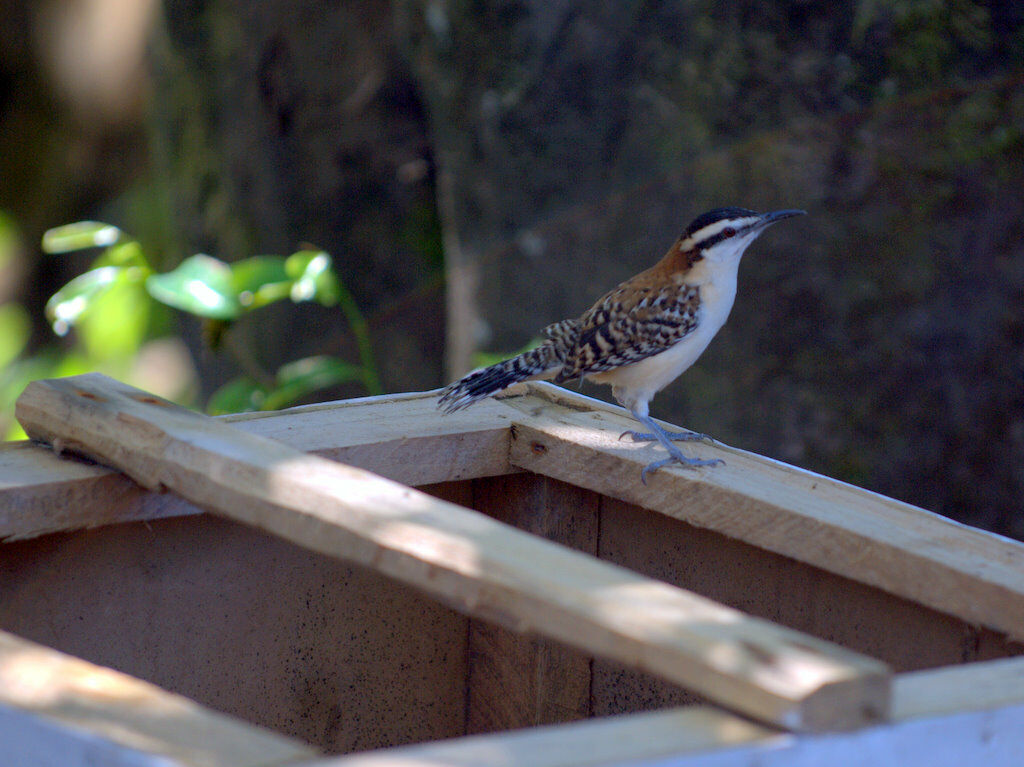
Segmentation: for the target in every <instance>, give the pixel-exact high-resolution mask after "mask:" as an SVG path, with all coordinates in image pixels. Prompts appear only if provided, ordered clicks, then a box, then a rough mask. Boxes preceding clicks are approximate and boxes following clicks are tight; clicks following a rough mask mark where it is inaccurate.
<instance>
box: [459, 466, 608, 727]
mask: <svg viewBox="0 0 1024 767" xmlns="http://www.w3.org/2000/svg"><path fill="white" fill-rule="evenodd" d="M598 501H599V498H598V496H597V494H596V493H592V492H590V491H588V490H582V489H580V488H578V487H573V486H572V485H567V484H565V483H563V482H558V481H557V480H552V479H548V478H547V477H541V476H537V475H535V474H515V475H509V476H505V477H495V478H492V479H481V480H476V481H475V482H474V483H473V505H474V507H475V508H476V509H478V510H480V511H482V512H484V513H485V514H488V515H489V516H491V517H493V518H495V519H497V520H499V521H501V522H504V523H506V524H509V525H514V526H515V527H518V528H519V529H521V530H526V531H527V532H530V533H533V534H535V535H539V536H541V537H543V538H547V539H548V540H551V541H555V542H556V543H560V544H562V545H564V546H569V547H571V548H574V549H576V550H578V551H584V552H587V553H591V554H594V553H596V551H597V532H598V531H597V521H598V520H597V510H598ZM469 648H470V672H469V674H470V675H469V684H470V689H469V708H468V711H467V715H466V717H467V721H466V724H467V732H469V733H471V734H472V733H480V732H493V731H496V730H507V729H514V728H520V727H532V726H536V725H540V724H553V723H558V722H568V721H573V720H576V719H581V718H585V717H587V716H588V715H589V714H590V658H589V657H588V656H586V655H585V654H583V653H581V652H579V651H577V650H573V649H571V648H569V647H566V646H565V645H562V644H560V643H558V642H554V641H551V640H547V639H542V638H539V637H531V636H523V635H522V634H517V633H515V632H513V631H509V630H508V629H505V628H502V627H500V626H497V625H495V624H493V623H488V622H485V621H479V620H473V621H471V622H470V634H469Z"/></svg>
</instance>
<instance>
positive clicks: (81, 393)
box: [75, 389, 103, 401]
mask: <svg viewBox="0 0 1024 767" xmlns="http://www.w3.org/2000/svg"><path fill="white" fill-rule="evenodd" d="M75 394H77V395H78V396H79V397H84V398H85V399H94V400H100V401H102V400H103V398H102V397H100V396H98V395H96V394H93V393H92V392H91V391H82V390H81V389H79V390H78V391H76V392H75Z"/></svg>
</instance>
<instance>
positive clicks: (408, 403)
mask: <svg viewBox="0 0 1024 767" xmlns="http://www.w3.org/2000/svg"><path fill="white" fill-rule="evenodd" d="M513 415H514V413H513V412H510V411H509V410H508V409H507V408H504V407H502V406H501V405H500V404H498V403H496V402H486V403H481V405H480V407H477V408H474V409H473V410H472V411H471V412H468V413H467V412H463V413H460V414H456V415H454V416H451V417H446V418H440V417H438V412H437V408H436V406H435V398H434V397H432V396H428V395H423V394H413V395H388V396H386V397H366V398H364V399H359V400H351V401H346V402H338V403H332V404H330V405H310V406H307V407H299V408H292V409H290V410H286V411H278V412H273V413H246V414H242V415H233V416H227V417H224V418H219V419H217V420H218V421H225V422H228V423H231V424H232V425H233V426H235V427H236V428H238V429H240V430H242V431H246V432H249V433H252V434H257V435H260V436H264V437H267V438H269V439H274V440H277V441H279V442H282V443H284V444H286V445H290V446H292V447H294V448H296V449H297V450H302V451H304V452H312V453H315V454H317V455H322V456H324V457H326V458H331V459H333V460H337V461H342V462H345V463H350V464H353V465H355V466H359V467H361V468H365V469H367V470H370V471H373V472H376V473H378V474H381V475H383V476H386V477H388V478H389V479H393V480H395V481H396V482H401V483H403V484H407V485H421V484H428V483H435V482H446V481H449V480H455V479H463V478H475V477H486V476H492V475H500V474H508V473H510V472H514V471H517V469H515V468H514V467H511V466H509V463H508V442H509V424H510V420H509V419H510V418H511V417H512V416H513ZM200 511H201V510H200V509H198V508H196V507H195V506H194V505H193V504H191V503H189V502H187V501H186V500H184V499H182V498H180V497H178V496H174V495H159V494H153V493H148V492H146V491H145V490H144V489H143V488H141V487H139V486H138V485H137V484H135V483H134V482H132V481H130V480H129V479H127V478H125V477H124V475H122V474H120V473H119V472H115V471H111V470H110V469H108V468H105V467H103V466H96V465H90V464H87V463H83V462H74V461H64V460H60V459H59V458H57V457H56V456H54V454H53V451H51V450H48V449H45V448H42V447H40V446H39V445H34V444H31V443H29V442H16V443H8V444H5V445H0V540H19V539H22V538H31V537H33V536H37V535H44V534H46V533H52V532H64V531H68V530H75V529H80V528H83V527H96V526H99V525H104V524H112V523H115V522H128V521H132V520H141V519H157V518H161V517H173V516H179V515H182V514H197V513H199V512H200Z"/></svg>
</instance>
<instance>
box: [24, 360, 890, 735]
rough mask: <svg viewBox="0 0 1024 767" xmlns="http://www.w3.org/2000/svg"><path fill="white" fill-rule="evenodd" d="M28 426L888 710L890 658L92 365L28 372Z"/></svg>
mask: <svg viewBox="0 0 1024 767" xmlns="http://www.w3.org/2000/svg"><path fill="white" fill-rule="evenodd" d="M16 412H17V416H18V419H19V421H20V422H21V424H22V426H23V427H25V429H26V431H27V432H28V433H29V434H30V435H31V436H32V437H33V438H34V439H38V440H42V441H45V442H48V443H50V444H53V445H54V447H55V449H57V450H58V452H60V451H61V450H72V451H74V452H77V453H82V454H86V455H89V456H91V457H93V458H94V459H96V460H98V461H100V462H102V463H105V464H109V465H113V466H116V467H118V468H119V469H121V470H122V471H125V472H126V473H127V474H129V475H130V476H132V477H133V478H134V479H136V481H138V482H140V483H141V484H143V485H144V486H146V487H149V488H151V489H158V488H168V489H172V490H174V491H175V492H176V493H178V494H180V495H182V496H184V497H186V498H188V499H189V500H190V501H192V502H193V503H195V504H197V505H199V506H202V507H204V508H208V509H210V510H213V511H216V512H217V513H219V514H222V515H224V516H227V517H230V518H232V519H235V520H238V521H241V522H244V523H246V524H250V525H253V526H255V527H258V528H260V529H263V530H266V531H267V532H270V533H272V534H274V535H278V536H280V537H282V538H285V539H287V540H290V541H292V542H294V543H297V544H299V545H302V546H305V547H307V548H310V549H313V550H315V551H320V552H323V553H326V554H329V555H332V556H336V557H340V558H343V559H347V560H351V561H353V562H356V563H359V564H363V565H365V566H368V567H371V568H373V569H375V570H377V571H379V572H381V573H384V574H386V575H389V576H391V577H394V578H396V579H398V580H400V581H403V582H406V583H410V584H412V585H415V586H417V587H418V588H420V589H422V590H424V591H427V592H428V593H431V594H433V595H434V596H435V597H436V598H439V599H441V600H443V601H445V602H446V603H448V604H451V605H453V606H455V607H457V608H458V609H461V610H463V611H465V612H468V613H470V614H472V615H474V616H477V617H483V618H486V619H489V620H494V621H497V622H499V623H502V624H504V625H507V626H511V627H513V628H515V629H516V630H519V631H535V632H537V633H541V634H543V635H545V636H548V637H551V638H554V639H556V640H559V641H562V642H565V643H567V644H570V645H572V646H575V647H578V648H580V649H582V650H585V651H588V652H592V653H594V654H596V655H600V656H606V657H610V658H613V659H616V660H619V661H622V662H624V663H626V664H627V665H631V666H636V667H639V668H643V669H646V670H648V671H651V672H653V673H656V674H660V675H663V676H665V677H666V678H668V679H671V680H672V681H675V682H678V683H680V684H683V685H685V686H687V687H689V688H691V689H693V690H695V691H697V692H700V693H701V694H702V695H705V696H706V697H708V698H709V699H711V700H714V701H715V702H716V703H720V704H722V705H724V706H727V707H730V708H733V709H735V710H737V711H741V712H743V713H746V714H748V715H750V716H752V717H755V718H758V719H760V720H763V721H766V722H770V723H773V724H776V725H781V726H783V727H786V728H789V729H798V730H828V729H836V728H850V727H857V726H861V725H863V724H865V723H869V722H874V721H878V720H880V719H884V718H885V716H886V715H887V712H888V705H889V674H888V671H887V669H886V667H885V666H884V665H883V664H881V663H879V662H878V661H875V660H873V659H870V658H867V657H864V656H861V655H857V654H855V653H852V652H850V651H848V650H845V649H843V648H840V647H837V646H835V645H831V644H829V643H826V642H822V641H820V640H816V639H813V638H812V637H808V636H806V635H803V634H800V633H798V632H794V631H791V630H788V629H783V628H782V627H779V626H776V625H774V624H771V623H768V622H765V621H761V620H755V619H751V618H749V617H747V616H745V615H743V614H742V613H739V612H737V611H735V610H732V609H729V608H726V607H724V606H722V605H719V604H716V603H715V602H712V601H711V600H708V599H704V598H702V597H699V596H697V595H695V594H692V593H689V592H686V591H683V590H681V589H677V588H674V587H671V586H668V585H667V584H663V583H658V582H656V581H651V580H649V579H646V578H643V577H640V576H638V575H636V574H634V573H632V572H630V571H628V570H625V569H622V568H618V567H614V566H611V565H607V564H604V563H601V562H599V561H597V560H595V559H593V558H592V557H588V556H585V555H582V554H578V553H576V552H572V551H569V550H567V549H565V548H563V547H561V546H558V545H556V544H553V543H550V542H548V541H544V540H541V539H539V538H537V537H536V536H532V535H529V534H526V533H522V532H520V531H518V530H515V529H513V528H509V527H507V526H505V525H502V524H500V523H497V522H494V521H493V520H489V519H487V518H486V517H484V516H482V515H480V514H477V513H475V512H471V511H468V510H466V509H463V508H462V507H459V506H455V505H453V504H449V503H446V502H443V501H439V500H436V499H434V498H431V497H429V496H427V495H424V494H423V493H418V492H416V491H413V490H410V489H409V488H406V487H403V486H402V485H399V484H397V483H394V482H391V481H389V480H385V479H382V478H380V477H378V476H375V475H373V474H370V473H369V472H366V471H363V470H359V469H354V468H351V467H348V466H344V465H340V464H337V463H334V462H331V461H327V460H324V459H322V458H318V457H316V456H309V455H305V454H303V453H299V452H298V451H296V450H294V449H292V448H290V447H288V446H286V445H283V444H281V443H279V442H276V441H272V440H267V439H264V438H262V437H258V436H254V435H251V434H246V433H243V432H240V431H238V430H237V429H234V428H232V427H231V426H230V425H228V424H224V423H220V422H218V421H215V420H213V419H210V418H207V417H204V416H201V415H199V414H196V413H193V412H191V411H187V410H185V409H184V408H180V407H178V406H176V405H173V404H172V403H169V402H167V401H165V400H161V399H158V398H155V397H153V396H151V395H148V394H146V393H145V392H141V391H139V390H137V389H133V388H131V387H128V386H126V385H124V384H120V383H118V382H116V381H113V380H111V379H109V378H106V377H104V376H101V375H98V374H89V375H85V376H78V377H74V378H65V379H57V380H50V381H37V382H34V383H33V384H31V385H30V386H29V387H28V388H27V389H26V390H25V392H24V394H22V396H21V398H20V399H19V400H18V404H17V410H16Z"/></svg>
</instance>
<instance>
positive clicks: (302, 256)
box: [0, 218, 381, 439]
mask: <svg viewBox="0 0 1024 767" xmlns="http://www.w3.org/2000/svg"><path fill="white" fill-rule="evenodd" d="M10 227H13V222H10V221H9V220H7V219H2V218H0V260H2V259H4V258H5V256H4V243H5V242H8V241H13V240H14V239H15V238H14V237H13V236H11V235H9V234H8V228H10ZM42 248H43V250H44V251H45V252H47V253H51V254H62V253H70V252H74V251H80V250H86V249H92V248H102V251H101V253H100V255H99V256H98V257H97V258H96V259H95V260H94V261H93V262H92V264H91V266H90V268H89V269H88V270H87V271H86V272H84V273H82V274H80V275H79V276H77V277H75V278H74V279H72V280H71V281H70V282H68V283H67V284H66V285H64V286H63V287H62V288H61V289H60V290H58V291H57V292H56V293H54V294H53V296H51V298H50V300H49V301H48V302H47V303H46V316H47V319H48V320H49V321H50V324H51V326H52V328H53V331H54V333H56V334H57V335H58V336H67V335H69V333H70V332H71V331H72V330H74V335H73V338H72V341H73V343H72V346H71V348H70V349H69V350H66V351H59V350H58V349H56V348H55V347H48V348H46V349H44V350H42V351H40V352H37V353H35V354H33V355H30V356H23V354H24V352H25V351H26V348H27V346H28V343H29V336H30V333H31V322H30V318H29V317H28V315H27V313H26V311H25V310H24V308H23V307H21V306H20V305H19V304H16V303H7V304H4V305H3V306H0V367H2V368H3V373H2V375H0V407H2V409H3V412H4V413H5V414H9V413H10V411H11V410H12V406H13V403H14V400H15V399H16V398H17V396H18V394H20V392H21V390H22V389H23V388H24V387H25V385H26V384H27V383H28V382H29V381H31V380H34V379H37V378H45V377H58V376H65V375H75V374H78V373H83V372H87V371H91V370H100V371H102V372H105V373H107V374H109V375H113V376H116V377H119V378H128V377H129V375H128V373H129V370H130V367H131V364H132V362H133V360H134V359H135V358H136V356H137V355H138V354H139V352H140V350H141V348H142V346H143V344H145V343H146V342H147V341H149V340H151V339H153V338H155V337H157V336H159V335H164V334H166V332H167V326H168V323H167V309H166V307H170V308H173V309H177V310H180V311H182V312H185V313H187V314H191V315H194V316H196V317H199V318H202V319H203V320H204V321H205V322H206V323H207V330H208V333H207V337H208V338H209V339H212V340H213V343H212V344H211V345H212V346H214V348H215V349H217V348H222V349H225V350H226V351H228V352H229V353H231V354H232V355H233V356H235V358H236V360H235V361H236V362H237V364H238V365H239V367H240V368H242V369H243V370H244V371H246V375H242V376H239V377H237V378H235V379H233V380H231V381H229V382H228V383H226V384H225V385H224V386H222V387H221V388H220V389H218V390H217V391H216V392H214V394H213V395H212V396H211V397H210V400H209V402H208V403H207V410H208V411H209V412H210V413H212V414H223V413H233V412H241V411H247V410H272V409H278V408H282V407H287V406H289V405H292V404H294V403H296V402H298V401H300V400H302V399H303V398H306V397H308V396H309V395H310V394H313V393H314V392H317V391H320V390H323V389H326V388H329V387H332V386H336V385H338V384H342V383H347V382H357V383H359V384H361V385H362V387H363V388H364V389H365V390H366V391H367V392H369V393H371V394H377V393H380V392H381V384H380V380H379V377H378V374H377V369H376V364H375V362H374V358H373V354H372V349H371V345H370V340H369V335H368V331H367V327H366V322H365V320H364V319H363V317H362V314H361V313H360V311H359V308H358V307H357V306H356V305H355V302H354V300H353V298H352V296H351V294H350V293H349V292H348V290H346V289H345V287H344V285H343V284H342V283H341V282H340V281H339V280H338V278H337V276H336V275H335V274H334V271H333V269H332V259H331V257H330V255H328V254H327V253H325V252H324V251H321V250H316V249H305V250H300V251H298V252H296V253H293V254H292V255H290V256H287V257H284V256H269V255H260V256H253V257H251V258H245V259H242V260H239V261H236V262H234V263H231V264H228V263H226V262H224V261H221V260H219V259H217V258H213V257H212V256H208V255H205V254H201V253H200V254H196V255H193V256H191V257H189V258H187V259H185V260H184V261H182V262H181V263H180V264H179V265H178V266H177V267H176V268H175V269H173V270H171V271H169V272H164V273H160V272H157V271H155V270H154V269H153V267H152V266H151V264H150V261H149V259H148V258H147V256H146V254H145V253H144V252H143V249H142V247H141V246H140V244H139V243H138V241H136V240H134V239H133V238H131V237H129V236H128V235H126V234H125V233H124V232H123V231H121V230H120V229H118V228H117V227H115V226H111V225H109V224H103V223H98V222H94V221H80V222H77V223H74V224H68V225H66V226H62V227H58V228H56V229H51V230H49V231H47V232H46V234H45V235H44V237H43V242H42ZM284 299H290V300H291V301H293V302H295V303H299V302H304V301H315V302H317V303H319V304H321V305H323V306H329V307H333V306H338V307H340V308H341V309H342V311H343V313H344V314H345V316H346V318H347V320H348V323H349V326H350V328H351V330H352V333H353V334H354V336H355V337H356V340H357V346H358V350H359V358H360V359H359V363H358V364H354V363H350V362H346V361H344V360H341V359H337V358H334V357H330V356H317V357H309V358H306V359H300V360H295V361H294V362H290V363H288V364H286V365H284V366H282V367H281V368H280V369H279V370H278V371H277V372H276V373H274V374H270V373H267V372H265V371H262V370H260V369H259V367H258V365H257V364H256V362H255V359H254V355H253V353H252V350H247V349H239V348H238V347H237V346H236V345H233V344H231V343H228V338H229V336H228V335H227V333H228V332H229V331H230V328H231V326H232V324H233V323H235V322H237V321H239V320H242V319H243V318H244V317H247V316H249V315H251V314H252V313H253V312H254V311H255V310H257V309H260V308H261V307H264V306H267V305H268V304H271V303H274V302H277V301H281V300H284ZM0 425H2V426H3V428H4V429H5V431H6V435H7V438H9V439H15V438H19V437H23V436H24V434H23V432H21V431H20V427H18V425H17V424H16V423H15V422H14V421H13V419H11V417H10V415H5V416H4V422H3V423H2V424H0Z"/></svg>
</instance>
